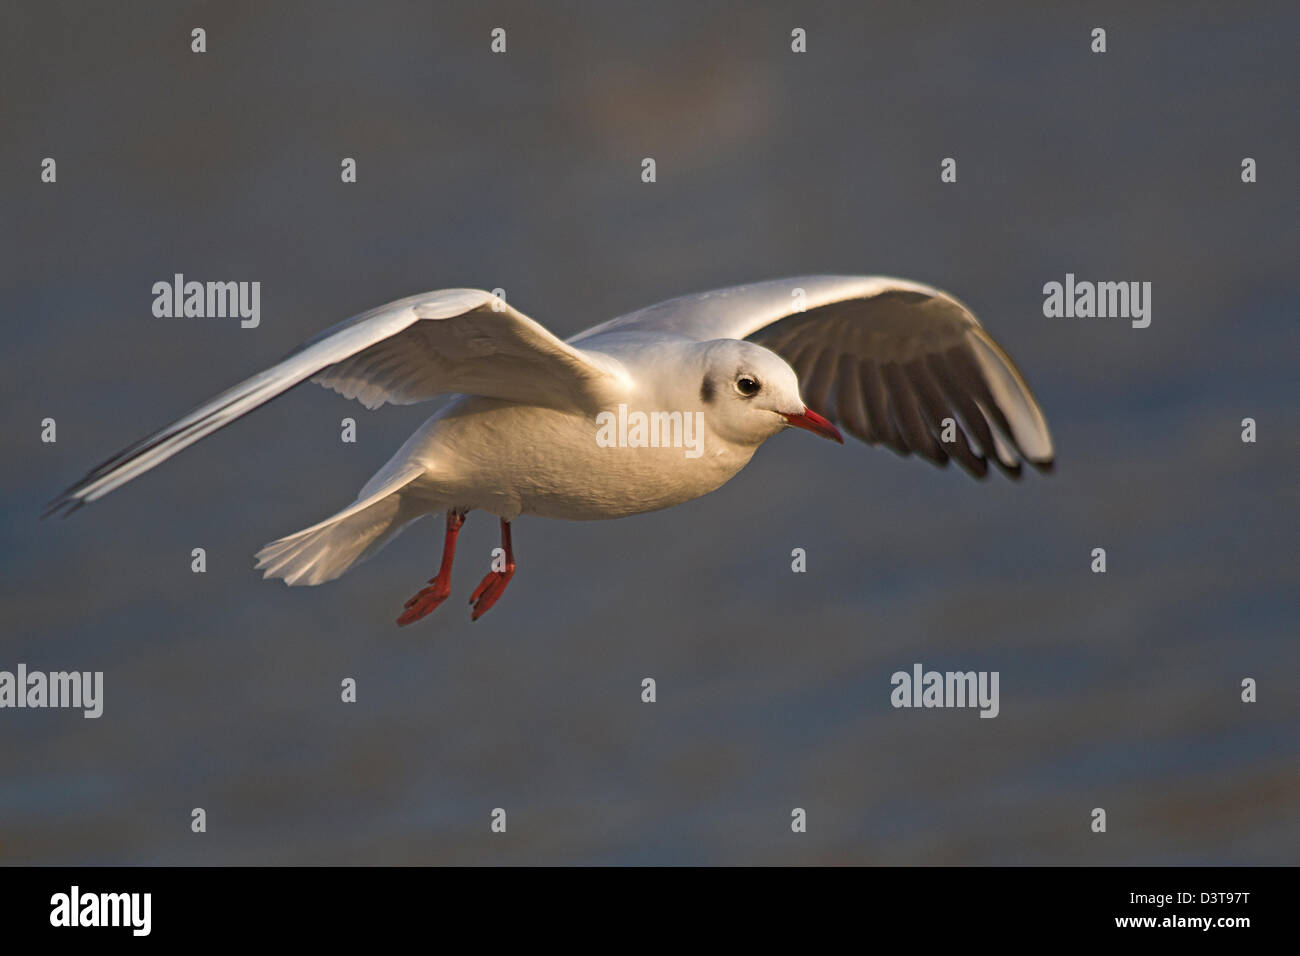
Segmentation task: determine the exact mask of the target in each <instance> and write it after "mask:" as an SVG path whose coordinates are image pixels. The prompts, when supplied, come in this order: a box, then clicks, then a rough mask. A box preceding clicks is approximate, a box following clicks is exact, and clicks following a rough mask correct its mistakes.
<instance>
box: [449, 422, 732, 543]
mask: <svg viewBox="0 0 1300 956" xmlns="http://www.w3.org/2000/svg"><path fill="white" fill-rule="evenodd" d="M431 424H433V423H431ZM437 424H438V426H439V427H437V428H436V429H435V430H434V432H433V434H432V435H431V438H432V439H433V442H432V444H433V445H434V447H433V448H431V449H430V451H431V456H430V457H431V458H432V459H433V464H434V467H433V468H432V469H431V471H433V472H436V473H438V474H439V475H441V476H442V477H443V481H441V482H440V483H441V484H443V485H444V487H445V488H446V490H447V491H448V492H449V493H450V494H451V495H452V497H453V498H456V499H457V500H456V501H455V502H454V503H455V504H461V505H464V506H467V507H473V508H479V509H482V510H486V511H490V512H493V513H495V514H498V515H501V516H502V517H506V518H512V517H514V516H515V515H518V514H532V515H538V516H541V517H547V518H564V519H569V520H593V519H601V518H621V517H625V516H627V515H634V514H641V513H643V512H646V511H655V510H658V509H660V508H669V507H672V506H673V505H679V504H682V503H683V502H686V501H690V500H691V499H693V498H698V497H700V496H701V495H704V494H708V493H709V492H710V491H713V490H715V489H716V488H718V487H719V486H721V485H722V484H724V483H725V482H726V481H727V480H728V479H729V478H731V477H732V476H733V475H735V474H736V473H737V472H738V471H740V469H741V468H743V467H744V466H745V464H746V462H748V460H749V457H750V454H752V451H751V452H747V451H742V450H737V449H736V448H734V446H731V445H729V444H727V443H723V442H720V441H718V440H717V439H716V438H715V437H713V436H712V435H710V434H704V435H700V434H696V433H693V432H690V431H687V432H686V433H685V435H684V436H683V440H682V441H681V442H679V443H675V444H674V443H668V444H664V445H660V446H659V447H647V446H645V445H643V444H641V443H640V441H639V439H640V436H638V435H636V434H635V433H633V434H630V435H621V434H610V432H609V431H608V430H607V431H606V432H605V433H603V434H602V433H600V431H599V428H598V425H597V423H596V422H595V421H594V420H593V419H592V418H588V417H585V416H582V415H579V414H575V413H568V412H560V411H554V410H551V409H542V408H534V407H523V406H514V405H505V404H500V403H494V402H488V401H487V400H481V399H475V400H471V401H469V402H466V403H465V406H464V411H463V412H461V411H460V410H457V411H456V412H454V413H453V414H452V415H450V416H448V417H447V418H445V419H444V420H443V421H441V422H439V423H437ZM453 486H454V487H453Z"/></svg>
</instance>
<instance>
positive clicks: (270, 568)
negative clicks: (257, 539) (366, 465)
mask: <svg viewBox="0 0 1300 956" xmlns="http://www.w3.org/2000/svg"><path fill="white" fill-rule="evenodd" d="M423 473H424V469H423V468H420V467H419V466H414V465H411V466H407V467H405V468H401V469H399V470H397V471H396V472H395V473H394V474H392V475H385V474H383V473H382V472H381V473H380V474H379V475H376V476H375V478H374V479H372V480H371V482H370V484H368V485H367V486H366V487H365V488H363V489H362V490H361V495H360V496H359V497H358V498H357V500H356V501H355V502H353V504H351V505H350V506H349V507H347V508H345V509H343V510H342V511H340V512H339V513H338V514H336V515H334V516H332V517H329V518H326V519H325V520H324V521H322V522H320V523H319V524H314V525H312V526H311V527H310V528H305V529H303V530H302V531H299V532H297V533H296V534H291V535H289V536H288V537H284V538H280V539H279V540H278V541H272V542H271V543H270V544H268V545H266V546H265V547H264V548H262V550H261V551H258V552H257V555H256V557H257V568H258V569H259V570H261V571H262V572H263V573H262V577H264V578H282V579H284V583H285V584H289V585H296V584H306V585H315V584H323V583H324V582H326V581H332V580H333V579H334V578H337V577H338V576H339V575H340V574H342V573H343V572H344V571H346V570H348V568H350V567H352V566H353V565H354V564H357V563H359V562H361V561H364V560H365V559H366V558H368V557H370V556H371V555H373V554H375V553H376V552H378V551H379V550H380V549H381V548H382V547H383V546H384V545H386V544H387V543H388V542H389V541H391V540H393V538H395V537H397V535H398V533H399V532H401V530H402V529H403V528H405V527H406V526H407V525H408V524H410V523H411V522H412V521H414V520H415V519H416V518H419V517H420V516H421V515H423V514H426V513H427V510H428V509H427V507H426V505H425V504H424V503H422V502H420V501H417V500H415V498H414V497H413V496H411V495H410V494H406V495H403V494H402V488H403V487H405V486H406V485H407V484H409V483H410V482H411V481H414V480H415V479H416V478H418V477H419V476H420V475H422V474H423Z"/></svg>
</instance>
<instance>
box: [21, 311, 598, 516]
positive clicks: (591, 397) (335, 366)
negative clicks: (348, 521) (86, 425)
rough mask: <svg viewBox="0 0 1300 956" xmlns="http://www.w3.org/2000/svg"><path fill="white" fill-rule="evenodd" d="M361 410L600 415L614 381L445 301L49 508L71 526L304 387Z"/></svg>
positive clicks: (588, 362) (255, 389)
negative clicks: (458, 398)
mask: <svg viewBox="0 0 1300 956" xmlns="http://www.w3.org/2000/svg"><path fill="white" fill-rule="evenodd" d="M309 378H310V379H312V381H314V382H317V383H319V384H321V385H324V386H326V387H328V388H332V389H334V390H335V391H337V392H339V393H341V394H342V395H345V396H346V397H348V398H355V399H358V400H359V401H360V402H361V403H362V404H363V405H365V406H366V407H367V408H377V407H378V406H380V405H382V404H384V403H385V402H392V403H394V404H399V405H406V404H410V403H412V402H418V401H423V400H425V399H429V398H433V397H435V396H437V395H441V394H445V393H453V392H463V393H466V394H471V395H483V396H487V397H490V398H500V399H505V400H507V401H515V402H523V403H528V404H532V405H545V406H548V407H552V408H566V409H581V410H592V409H596V408H599V407H603V406H604V404H606V397H607V395H608V394H609V393H610V392H611V389H613V388H616V387H617V386H618V384H619V383H620V382H621V381H622V378H623V370H622V368H621V366H618V365H617V364H616V363H614V362H613V360H611V359H608V358H606V357H604V356H602V355H598V354H595V353H591V352H585V351H583V350H582V349H579V348H574V347H573V346H571V345H568V344H566V343H565V342H563V341H561V340H560V339H558V338H556V337H555V336H554V335H552V334H551V333H550V332H548V331H547V330H546V329H545V328H543V327H542V326H541V325H540V324H538V323H537V322H535V321H533V320H532V319H530V318H529V317H528V316H526V315H524V314H523V313H522V312H519V311H517V310H515V309H513V308H511V307H510V306H509V305H507V304H506V303H505V302H504V300H502V299H500V298H498V297H497V296H494V295H493V294H492V293H490V292H484V291H482V290H481V289H445V290H442V291H440V292H426V293H423V294H421V295H413V296H410V297H408V298H405V299H399V300H398V301H396V302H390V303H388V304H387V305H382V306H379V307H378V308H376V309H371V310H370V311H369V312H364V313H362V314H361V315H358V316H355V317H354V318H351V319H348V320H347V321H345V322H342V323H340V324H339V325H336V326H334V327H333V328H331V329H328V330H326V331H325V332H322V333H321V334H320V335H318V336H316V338H314V339H312V340H311V341H309V342H307V343H306V344H305V345H304V346H302V348H300V349H298V350H297V351H296V352H294V353H293V354H292V355H290V356H289V357H288V358H286V359H284V360H283V361H282V362H280V363H279V364H277V365H273V366H272V367H271V368H269V369H267V370H266V371H264V372H261V373H259V374H257V375H254V376H253V377H252V378H249V379H245V380H244V381H242V382H240V383H239V384H238V385H236V386H234V387H233V388H230V389H227V390H226V391H224V392H222V393H221V394H220V395H218V396H217V397H216V398H214V399H212V400H211V401H208V402H205V403H203V404H202V405H200V406H198V407H197V408H195V409H194V410H193V411H191V412H190V413H189V414H188V415H186V416H185V417H184V418H181V419H179V420H178V421H175V422H173V423H172V424H170V425H168V426H167V427H166V428H163V429H162V430H160V431H157V432H155V433H154V434H152V435H150V436H148V437H147V438H143V439H141V440H140V441H138V442H136V443H135V444H133V445H131V446H129V447H127V448H125V449H123V450H122V451H120V452H118V453H117V454H116V455H114V456H113V457H112V458H109V459H108V460H107V461H105V462H104V463H103V464H101V465H100V466H99V467H97V468H95V469H94V470H92V471H91V472H90V473H89V474H87V475H86V476H85V477H84V478H83V479H82V480H81V481H79V482H77V483H76V484H75V485H73V486H72V487H70V488H69V489H67V490H66V491H65V492H63V494H61V495H60V496H59V497H58V498H56V499H54V501H52V502H51V503H50V505H49V507H48V508H47V510H46V512H45V514H47V515H49V514H52V513H54V512H58V511H63V512H64V514H65V515H66V514H70V513H71V512H72V511H75V510H76V509H77V508H79V507H80V506H81V505H83V504H85V503H87V502H90V501H94V500H96V499H97V498H102V497H103V496H104V495H106V494H108V493H109V492H110V491H112V490H113V489H115V488H117V487H119V486H121V485H124V484H126V482H128V481H130V480H131V479H132V478H135V477H136V476H137V475H141V474H144V473H145V472H146V471H148V470H149V469H151V468H153V467H155V466H157V465H159V464H161V463H162V462H164V461H166V460H167V459H168V458H170V457H171V456H172V455H174V454H176V453H177V452H178V451H180V450H181V449H183V448H186V447H188V446H189V445H192V444H194V443H195V442H196V441H198V440H199V439H201V438H204V437H205V436H207V435H211V434H212V433H213V432H215V431H217V430H218V429H220V428H223V427H224V426H226V425H229V424H230V423H231V422H233V421H234V420H235V419H237V418H240V417H241V416H243V415H246V414H248V413H249V412H251V411H252V410H253V409H255V408H257V407H259V406H260V405H264V404H265V403H266V402H268V401H270V400H271V399H272V398H275V397H276V396H277V395H280V394H282V393H284V392H286V391H288V390H289V389H291V388H293V387H294V386H295V385H298V384H299V383H301V382H304V381H306V380H307V379H309Z"/></svg>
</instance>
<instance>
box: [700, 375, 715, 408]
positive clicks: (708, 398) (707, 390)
mask: <svg viewBox="0 0 1300 956" xmlns="http://www.w3.org/2000/svg"><path fill="white" fill-rule="evenodd" d="M700 401H702V402H703V403H704V404H705V405H708V404H709V403H711V402H712V401H713V380H712V379H710V378H709V377H708V376H707V375H706V376H705V377H704V381H703V382H701V383H700Z"/></svg>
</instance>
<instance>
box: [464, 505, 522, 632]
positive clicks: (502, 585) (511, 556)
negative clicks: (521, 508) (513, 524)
mask: <svg viewBox="0 0 1300 956" xmlns="http://www.w3.org/2000/svg"><path fill="white" fill-rule="evenodd" d="M501 548H502V550H504V551H505V553H506V569H505V570H504V571H489V572H488V576H487V577H485V578H484V579H483V580H482V581H480V582H479V586H478V587H476V588H475V589H474V593H473V594H471V595H470V598H469V603H470V604H473V605H474V613H473V614H471V615H470V620H471V621H477V620H478V619H479V618H480V617H482V616H483V615H484V614H486V613H487V609H488V608H490V607H491V606H492V605H493V604H496V603H497V598H499V597H500V596H501V595H502V594H503V593H504V592H505V589H506V585H507V584H509V583H510V579H511V578H513V577H514V576H515V552H514V550H513V549H512V548H511V547H510V522H509V521H507V520H506V519H505V518H502V519H501Z"/></svg>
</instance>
